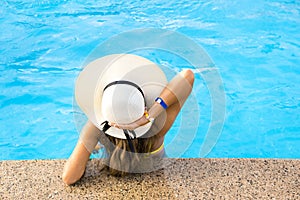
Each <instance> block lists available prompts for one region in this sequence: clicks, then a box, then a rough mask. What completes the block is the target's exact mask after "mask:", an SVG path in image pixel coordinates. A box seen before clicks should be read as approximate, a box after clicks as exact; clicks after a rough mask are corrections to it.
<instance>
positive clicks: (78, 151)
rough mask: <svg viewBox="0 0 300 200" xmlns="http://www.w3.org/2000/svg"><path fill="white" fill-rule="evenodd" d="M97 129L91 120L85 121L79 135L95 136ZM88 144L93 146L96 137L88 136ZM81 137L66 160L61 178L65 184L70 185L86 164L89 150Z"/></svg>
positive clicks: (81, 172) (82, 171)
mask: <svg viewBox="0 0 300 200" xmlns="http://www.w3.org/2000/svg"><path fill="white" fill-rule="evenodd" d="M98 132H99V130H98V129H97V127H95V126H94V125H93V124H92V123H91V122H87V123H86V125H85V126H84V128H83V129H82V132H81V135H83V137H89V136H96V135H97V134H98ZM89 138H92V139H89V141H88V142H89V145H90V146H91V147H95V146H96V144H97V142H98V140H97V138H96V137H89ZM83 142H84V141H82V138H80V140H79V141H78V143H77V145H76V147H75V149H74V150H73V152H72V154H71V156H70V158H69V159H68V160H67V162H66V164H65V167H64V170H63V175H62V179H63V182H64V183H66V184H67V185H71V184H73V183H75V182H76V181H78V180H79V179H80V178H81V177H82V175H83V173H84V171H85V168H86V164H87V162H88V160H89V158H90V155H91V151H88V148H87V147H86V146H85V145H86V144H83Z"/></svg>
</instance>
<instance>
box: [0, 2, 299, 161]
mask: <svg viewBox="0 0 300 200" xmlns="http://www.w3.org/2000/svg"><path fill="white" fill-rule="evenodd" d="M299 4H300V3H299V2H298V1H271V0H265V1H255V2H253V1H250V0H245V1H243V2H242V3H241V1H238V0H235V1H230V2H229V1H225V0H218V1H197V2H191V1H184V0H182V1H180V2H177V1H151V3H149V2H147V3H146V2H143V1H136V0H135V1H131V0H129V1H126V2H125V3H119V2H118V1H111V0H110V1H102V2H101V4H100V3H97V2H96V1H89V0H88V1H82V0H76V1H73V2H68V1H63V0H55V1H40V2H39V1H26V2H23V1H4V3H2V4H1V5H0V8H1V9H0V12H1V14H0V16H1V17H0V22H1V23H0V27H1V30H3V31H2V33H1V34H0V52H1V59H0V70H1V76H0V90H1V94H0V105H1V106H0V121H1V123H0V130H1V134H0V152H1V153H0V160H10V159H48V158H50V159H52V158H67V157H68V156H69V154H70V153H71V151H72V149H73V147H74V145H75V143H76V141H77V138H78V133H77V129H76V123H75V122H74V110H73V92H74V82H75V79H76V77H77V75H78V73H79V71H80V70H81V68H82V64H83V63H84V62H85V60H86V58H87V57H88V55H90V53H91V52H92V51H93V50H94V49H95V48H96V47H97V46H98V45H99V44H101V43H103V42H105V41H107V40H109V39H110V38H111V37H112V36H114V35H118V34H121V33H123V32H126V31H131V30H133V29H136V28H149V27H152V28H159V29H164V30H171V31H175V32H178V33H180V34H183V35H185V36H186V37H188V38H190V39H192V40H193V41H194V42H195V43H197V44H198V45H201V46H202V47H203V48H204V49H205V51H206V52H207V53H208V54H209V56H210V58H211V59H212V60H213V62H214V64H215V66H216V68H217V70H218V72H219V73H220V76H221V78H222V81H223V88H224V92H225V95H226V114H225V121H224V126H223V129H222V131H221V133H220V136H219V137H218V139H217V141H216V144H215V145H214V147H213V148H212V150H211V151H209V153H208V154H207V155H205V157H222V158H223V157H230V158H237V157H242V158H249V157H251V158H300V151H299V148H298V147H299V146H300V109H299V108H300V91H299V88H300V81H299V74H300V67H299V66H300V59H299V52H300V51H299V50H300V44H299V41H300V40H299V39H300V37H299V32H300V30H299V23H300V16H299V11H300V5H299ZM138 53H142V54H144V55H146V56H149V57H148V58H149V59H151V60H152V61H154V62H156V63H158V64H160V65H162V66H166V67H169V68H172V67H174V66H176V67H175V68H176V69H180V68H186V67H192V66H189V63H186V62H184V61H182V62H181V61H180V59H179V61H178V62H177V60H176V59H174V58H173V55H169V54H168V53H165V52H160V51H154V52H153V51H147V52H138ZM196 78H197V80H196V82H195V89H194V93H193V94H194V96H195V97H196V98H197V102H196V105H198V108H199V109H198V110H199V111H200V117H199V127H198V129H197V131H196V134H195V135H194V137H193V138H192V139H193V140H192V142H191V144H190V145H189V147H188V148H187V149H186V151H185V152H182V153H181V157H199V155H200V149H201V147H202V145H203V143H204V141H205V137H206V135H207V130H208V128H209V124H210V122H211V106H212V105H211V102H210V91H209V90H208V89H207V85H206V83H205V81H203V74H201V73H198V74H196ZM192 100H193V99H192V98H191V101H192ZM192 103H195V102H192ZM189 105H191V104H187V106H186V107H185V110H186V112H187V113H182V114H181V115H180V116H179V118H178V120H177V122H176V124H175V126H174V128H173V129H172V130H171V132H170V133H169V134H168V136H167V138H166V140H167V141H166V143H167V144H170V143H172V138H173V137H174V136H175V135H176V134H177V133H178V129H179V128H180V124H181V119H182V116H183V115H190V116H193V114H194V113H193V111H195V109H194V107H189ZM192 125H193V124H192V121H190V122H187V123H185V126H184V128H181V130H180V131H181V132H183V133H189V127H190V126H192ZM180 139H182V141H185V137H182V138H180ZM176 145H178V146H180V145H181V144H180V143H175V144H174V145H173V148H171V146H170V147H169V148H170V151H169V152H168V154H169V155H170V156H172V155H177V154H176V152H172V151H176V148H174V146H176ZM172 149H173V150H172Z"/></svg>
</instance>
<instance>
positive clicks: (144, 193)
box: [0, 158, 300, 199]
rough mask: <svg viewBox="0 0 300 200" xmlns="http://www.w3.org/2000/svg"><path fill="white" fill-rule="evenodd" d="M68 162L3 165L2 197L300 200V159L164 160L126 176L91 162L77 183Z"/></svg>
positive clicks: (0, 174) (5, 163)
mask: <svg viewBox="0 0 300 200" xmlns="http://www.w3.org/2000/svg"><path fill="white" fill-rule="evenodd" d="M65 161H66V160H26V161H0V168H1V171H0V185H1V188H0V196H1V199H300V160H297V159H295V160H287V159H215V158H199V159H184V158H179V159H170V158H168V159H166V162H167V163H168V165H166V166H165V167H164V169H160V170H158V171H155V172H151V173H145V174H134V175H129V176H126V177H123V178H117V177H113V176H110V175H109V174H108V173H107V171H103V170H102V171H101V169H102V167H103V166H102V164H101V163H100V162H99V160H96V159H92V160H90V161H89V163H88V166H87V170H86V173H85V176H84V177H83V178H82V179H81V180H80V181H79V182H78V183H76V184H75V185H73V186H67V185H65V184H64V183H63V182H62V180H61V173H62V169H63V166H64V163H65Z"/></svg>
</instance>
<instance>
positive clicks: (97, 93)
mask: <svg viewBox="0 0 300 200" xmlns="http://www.w3.org/2000/svg"><path fill="white" fill-rule="evenodd" d="M119 80H127V81H131V82H134V83H135V84H137V85H139V87H140V88H141V89H142V90H143V92H144V94H145V101H146V106H147V107H148V108H150V107H151V106H152V105H153V103H154V99H155V98H156V97H157V96H159V95H160V93H161V91H162V90H163V89H164V87H165V86H166V84H167V78H166V76H165V74H164V73H163V71H162V70H161V69H160V67H159V66H157V65H156V64H155V63H153V62H151V61H150V60H148V59H146V58H143V57H140V56H136V55H132V54H112V55H108V56H104V57H101V58H98V59H96V60H94V61H92V62H91V63H89V64H88V65H87V66H85V67H84V69H83V70H82V71H81V72H80V74H79V76H78V78H77V81H76V85H75V99H76V101H77V104H78V105H79V107H80V108H81V109H82V111H83V112H84V113H85V114H86V116H87V117H88V119H89V120H90V121H91V122H92V123H93V124H94V125H95V126H96V127H98V128H99V129H101V124H102V123H103V122H104V121H106V119H105V118H104V117H103V115H102V112H101V102H102V94H103V89H104V87H105V86H106V85H107V84H109V83H111V82H113V81H119ZM150 127H151V123H147V124H145V125H144V126H141V127H139V128H137V129H135V130H134V132H135V134H136V137H141V136H142V135H144V134H145V133H146V132H147V131H148V130H149V129H150ZM106 134H108V135H111V136H113V137H116V138H121V139H126V137H125V135H124V132H123V130H121V129H118V128H115V127H111V128H110V129H108V130H107V131H106Z"/></svg>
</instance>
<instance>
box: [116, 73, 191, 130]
mask: <svg viewBox="0 0 300 200" xmlns="http://www.w3.org/2000/svg"><path fill="white" fill-rule="evenodd" d="M193 84H194V73H193V72H192V71H191V70H183V71H181V72H180V73H179V74H177V75H176V76H175V77H174V78H173V79H172V80H171V81H170V82H169V83H168V84H167V85H166V87H165V88H164V89H163V91H162V92H161V94H160V95H159V97H160V98H162V99H163V101H164V102H165V103H166V104H167V106H168V108H167V110H166V111H167V115H168V120H167V122H166V123H168V124H166V126H165V127H166V129H168V128H167V127H169V126H170V125H169V124H172V123H173V121H174V120H175V118H176V116H177V114H178V112H179V111H180V109H181V107H182V106H183V104H184V102H185V101H186V99H187V98H188V96H189V94H190V93H191V91H192V88H193ZM164 110H165V109H164V108H163V107H162V106H161V105H160V104H159V103H157V102H155V103H154V104H153V105H152V107H151V108H150V109H149V111H148V114H149V117H148V118H156V117H157V116H158V115H160V114H161V113H162V112H163V111H164ZM148 122H149V119H147V118H146V116H145V115H144V116H142V117H141V118H140V119H138V120H137V121H135V122H133V123H131V124H114V123H112V124H111V125H112V126H115V127H117V128H121V129H128V130H134V129H135V128H137V127H139V126H142V125H144V124H146V123H148Z"/></svg>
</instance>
